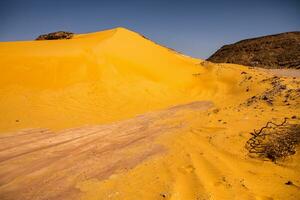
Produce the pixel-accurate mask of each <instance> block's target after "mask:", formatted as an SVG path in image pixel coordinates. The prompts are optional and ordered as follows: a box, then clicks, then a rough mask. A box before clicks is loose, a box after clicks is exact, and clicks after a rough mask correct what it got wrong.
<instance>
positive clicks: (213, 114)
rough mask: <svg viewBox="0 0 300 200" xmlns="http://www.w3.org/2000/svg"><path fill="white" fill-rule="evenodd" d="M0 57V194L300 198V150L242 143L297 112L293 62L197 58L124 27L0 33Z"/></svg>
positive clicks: (298, 100)
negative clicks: (261, 65)
mask: <svg viewBox="0 0 300 200" xmlns="http://www.w3.org/2000/svg"><path fill="white" fill-rule="evenodd" d="M0 67H1V74H0V77H1V78H0V112H1V115H0V132H2V133H1V134H0V197H1V198H0V199H93V200H94V199H95V200H96V199H120V200H127V199H128V200H132V199H145V200H147V199H149V200H150V199H171V200H182V199H184V200H194V199H195V200H198V199H297V198H298V197H299V196H300V173H299V171H300V156H299V153H296V154H295V155H293V156H291V157H289V158H287V159H286V160H284V161H280V162H278V163H277V164H274V163H272V162H270V161H263V160H258V159H254V158H249V157H248V155H247V151H246V150H245V142H246V141H247V140H248V138H249V137H250V135H249V132H251V131H252V130H253V129H254V128H256V129H257V128H259V127H261V126H263V125H264V124H265V123H266V122H267V121H271V120H272V121H274V122H281V121H282V120H283V118H284V117H289V118H291V117H292V116H298V117H299V113H300V96H299V86H300V80H299V77H293V75H292V76H291V73H292V72H288V73H287V72H285V71H282V72H281V71H280V72H278V71H276V72H273V71H272V72H269V71H265V70H256V69H251V68H248V67H244V66H239V65H231V64H213V63H209V62H203V61H202V60H198V59H194V58H190V57H186V56H183V55H181V54H178V53H176V52H174V51H171V50H169V49H167V48H164V47H161V46H159V45H157V44H155V43H153V42H151V41H149V40H147V39H145V38H143V37H142V36H141V35H139V34H137V33H134V32H132V31H129V30H126V29H124V28H117V29H112V30H108V31H103V32H98V33H90V34H81V35H76V36H75V38H74V39H71V40H60V41H30V42H29V41H28V42H8V43H6V42H3V43H0ZM274 73H275V74H276V75H277V76H283V77H274ZM274 84H275V86H274ZM274 88H275V89H274ZM276 88H277V89H276ZM266 95H267V99H265V98H262V97H264V96H266ZM270 102H271V103H270ZM150 111H151V112H150ZM138 114H140V115H139V116H136V115H138ZM141 114H142V115H141ZM134 116H135V117H134ZM294 121H295V122H296V123H299V118H297V117H296V119H294ZM74 127H76V128H74ZM24 128H26V129H27V130H21V129H24ZM37 128H38V129H37ZM66 128H68V129H66ZM288 181H292V182H293V184H292V185H287V184H285V183H287V182H288Z"/></svg>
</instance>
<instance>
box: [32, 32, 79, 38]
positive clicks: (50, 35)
mask: <svg viewBox="0 0 300 200" xmlns="http://www.w3.org/2000/svg"><path fill="white" fill-rule="evenodd" d="M73 35H74V33H71V32H66V31H57V32H53V33H48V34H44V35H40V36H38V37H37V38H36V40H62V39H71V38H72V37H73Z"/></svg>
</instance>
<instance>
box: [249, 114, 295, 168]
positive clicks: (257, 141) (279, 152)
mask: <svg viewBox="0 0 300 200" xmlns="http://www.w3.org/2000/svg"><path fill="white" fill-rule="evenodd" d="M250 134H251V135H252V137H251V138H250V139H249V140H248V141H247V143H246V149H247V150H248V151H249V155H250V156H251V157H259V158H264V159H268V160H271V161H273V162H276V161H277V160H279V159H284V158H286V157H287V156H290V155H293V154H295V153H296V147H297V145H298V144H299V143H300V124H299V123H295V122H294V123H288V120H287V118H285V119H284V121H283V122H282V123H281V124H275V123H273V122H268V123H267V124H266V125H265V126H264V127H262V128H261V129H260V130H254V132H253V133H250Z"/></svg>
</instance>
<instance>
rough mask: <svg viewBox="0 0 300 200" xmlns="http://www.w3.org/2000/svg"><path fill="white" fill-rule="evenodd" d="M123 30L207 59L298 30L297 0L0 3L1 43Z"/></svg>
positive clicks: (299, 3) (31, 0) (9, 0)
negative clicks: (57, 34) (249, 41)
mask: <svg viewBox="0 0 300 200" xmlns="http://www.w3.org/2000/svg"><path fill="white" fill-rule="evenodd" d="M118 26H122V27H126V28H129V29H131V30H134V31H136V32H139V33H141V34H143V35H145V36H147V37H148V38H150V39H152V40H154V41H155V42H157V43H160V44H163V45H165V46H168V47H170V48H173V49H176V50H178V51H180V52H183V53H185V54H187V55H191V56H194V57H199V58H207V57H208V56H209V55H211V54H212V53H213V52H214V51H216V50H217V49H218V48H220V47H221V46H222V45H224V44H229V43H233V42H236V41H238V40H241V39H246V38H250V37H256V36H262V35H267V34H275V33H280V32H287V31H300V1H299V0H273V1H272V0H252V1H250V0H249V1H243V0H227V1H221V0H208V1H202V0H198V1H197V0H181V1H174V0H173V1H171V0H151V1H143V0H139V1H137V0H119V1H117V0H108V1H104V0H80V1H77V0H73V1H67V0H65V1H64V0H60V1H56V0H0V41H14V40H31V39H34V38H35V37H37V36H38V35H40V34H43V33H48V32H53V31H58V30H65V31H71V32H75V33H84V32H94V31H99V30H103V29H110V28H114V27H118Z"/></svg>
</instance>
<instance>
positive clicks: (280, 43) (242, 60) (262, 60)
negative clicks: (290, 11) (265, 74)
mask: <svg viewBox="0 0 300 200" xmlns="http://www.w3.org/2000/svg"><path fill="white" fill-rule="evenodd" d="M207 60H208V61H211V62H215V63H235V64H241V65H246V66H252V67H262V68H278V69H280V68H294V69H300V32H287V33H281V34H277V35H268V36H263V37H258V38H252V39H246V40H242V41H239V42H237V43H234V44H230V45H225V46H223V47H222V48H220V49H219V50H218V51H217V52H215V53H214V54H213V55H212V56H210V57H209V58H208V59H207Z"/></svg>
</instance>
